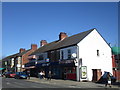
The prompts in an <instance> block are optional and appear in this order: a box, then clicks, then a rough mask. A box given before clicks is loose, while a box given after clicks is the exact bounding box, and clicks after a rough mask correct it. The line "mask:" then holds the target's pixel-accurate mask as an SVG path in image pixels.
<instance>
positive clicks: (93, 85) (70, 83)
mask: <svg viewBox="0 0 120 90" xmlns="http://www.w3.org/2000/svg"><path fill="white" fill-rule="evenodd" d="M27 81H30V82H36V83H42V84H48V85H59V86H61V85H62V86H64V87H66V86H67V87H69V88H106V87H105V85H104V84H96V83H93V82H77V81H72V80H61V79H51V80H46V79H39V78H36V77H31V78H30V79H27ZM107 88H109V87H107ZM112 88H120V87H119V86H118V85H112Z"/></svg>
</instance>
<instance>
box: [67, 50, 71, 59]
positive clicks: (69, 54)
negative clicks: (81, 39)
mask: <svg viewBox="0 0 120 90" xmlns="http://www.w3.org/2000/svg"><path fill="white" fill-rule="evenodd" d="M68 59H71V50H70V49H68Z"/></svg>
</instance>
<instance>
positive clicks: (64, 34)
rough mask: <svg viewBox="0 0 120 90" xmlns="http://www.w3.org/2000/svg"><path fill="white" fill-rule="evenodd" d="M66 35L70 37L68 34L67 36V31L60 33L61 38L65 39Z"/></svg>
mask: <svg viewBox="0 0 120 90" xmlns="http://www.w3.org/2000/svg"><path fill="white" fill-rule="evenodd" d="M66 37H68V36H67V34H66V33H65V32H60V34H59V40H63V39H65V38H66Z"/></svg>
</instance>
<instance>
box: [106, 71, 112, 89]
mask: <svg viewBox="0 0 120 90" xmlns="http://www.w3.org/2000/svg"><path fill="white" fill-rule="evenodd" d="M107 85H109V87H110V88H111V77H110V74H109V72H108V74H107V77H106V83H105V87H107Z"/></svg>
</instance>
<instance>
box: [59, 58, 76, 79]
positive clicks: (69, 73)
mask: <svg viewBox="0 0 120 90" xmlns="http://www.w3.org/2000/svg"><path fill="white" fill-rule="evenodd" d="M59 64H60V68H61V74H62V75H61V78H62V79H67V80H76V66H75V63H74V60H62V61H60V62H59Z"/></svg>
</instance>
